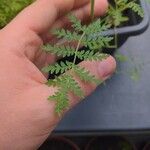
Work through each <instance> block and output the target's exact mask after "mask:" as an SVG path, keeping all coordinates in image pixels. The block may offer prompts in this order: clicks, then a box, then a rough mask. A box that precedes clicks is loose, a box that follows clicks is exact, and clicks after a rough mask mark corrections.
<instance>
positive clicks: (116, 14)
mask: <svg viewBox="0 0 150 150" xmlns="http://www.w3.org/2000/svg"><path fill="white" fill-rule="evenodd" d="M126 10H132V11H134V12H135V13H137V14H138V15H139V16H140V17H144V12H143V10H142V9H141V6H140V5H139V4H137V0H132V1H130V0H114V4H109V9H108V11H107V15H106V16H105V19H106V21H107V22H108V23H110V24H111V25H112V26H113V27H118V26H120V25H121V24H122V23H124V22H127V21H128V20H129V18H128V17H127V16H126V15H125V11H126Z"/></svg>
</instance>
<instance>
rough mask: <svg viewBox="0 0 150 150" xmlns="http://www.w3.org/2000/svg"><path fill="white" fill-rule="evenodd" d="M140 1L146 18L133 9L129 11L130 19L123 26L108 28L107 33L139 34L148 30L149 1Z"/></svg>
mask: <svg viewBox="0 0 150 150" xmlns="http://www.w3.org/2000/svg"><path fill="white" fill-rule="evenodd" d="M138 3H139V4H140V5H141V7H142V8H143V10H144V18H141V17H139V16H138V15H137V14H136V13H134V12H133V11H127V12H126V13H127V16H128V17H129V18H130V20H129V21H128V22H127V24H125V25H124V26H122V27H119V28H117V30H116V31H114V30H113V29H112V30H108V31H106V32H105V34H107V35H114V34H115V33H117V34H119V35H126V36H131V35H137V34H140V33H142V32H144V31H145V30H146V28H147V27H148V24H149V14H148V10H147V2H146V0H138Z"/></svg>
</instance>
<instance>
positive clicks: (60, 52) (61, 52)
mask: <svg viewBox="0 0 150 150" xmlns="http://www.w3.org/2000/svg"><path fill="white" fill-rule="evenodd" d="M42 49H43V50H44V51H45V52H48V53H52V54H56V55H57V56H61V57H69V56H72V55H74V53H75V48H74V47H70V46H64V45H60V46H57V45H55V46H52V45H50V44H47V45H44V46H43V47H42Z"/></svg>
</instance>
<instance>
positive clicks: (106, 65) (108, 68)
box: [98, 57, 115, 79]
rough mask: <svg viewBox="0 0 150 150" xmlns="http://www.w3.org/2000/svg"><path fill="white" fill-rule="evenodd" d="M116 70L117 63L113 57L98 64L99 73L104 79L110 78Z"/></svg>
mask: <svg viewBox="0 0 150 150" xmlns="http://www.w3.org/2000/svg"><path fill="white" fill-rule="evenodd" d="M114 70H115V61H114V59H112V57H110V58H107V59H105V60H104V61H101V62H100V63H99V64H98V72H99V74H100V76H101V78H103V79H107V78H109V77H110V76H111V75H112V73H113V72H114Z"/></svg>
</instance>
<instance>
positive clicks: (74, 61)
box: [73, 32, 85, 66]
mask: <svg viewBox="0 0 150 150" xmlns="http://www.w3.org/2000/svg"><path fill="white" fill-rule="evenodd" d="M84 35H85V32H83V34H82V35H81V38H80V40H79V42H78V44H77V47H76V51H75V56H74V60H73V66H74V65H75V63H76V59H77V52H78V50H79V48H80V45H81V41H82V39H83V37H84Z"/></svg>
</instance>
